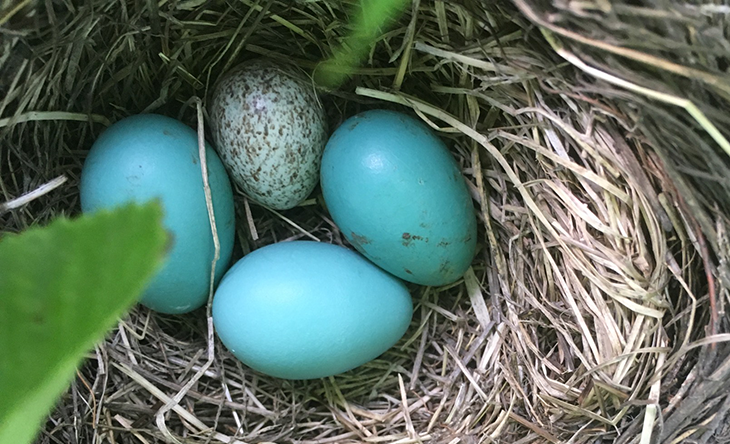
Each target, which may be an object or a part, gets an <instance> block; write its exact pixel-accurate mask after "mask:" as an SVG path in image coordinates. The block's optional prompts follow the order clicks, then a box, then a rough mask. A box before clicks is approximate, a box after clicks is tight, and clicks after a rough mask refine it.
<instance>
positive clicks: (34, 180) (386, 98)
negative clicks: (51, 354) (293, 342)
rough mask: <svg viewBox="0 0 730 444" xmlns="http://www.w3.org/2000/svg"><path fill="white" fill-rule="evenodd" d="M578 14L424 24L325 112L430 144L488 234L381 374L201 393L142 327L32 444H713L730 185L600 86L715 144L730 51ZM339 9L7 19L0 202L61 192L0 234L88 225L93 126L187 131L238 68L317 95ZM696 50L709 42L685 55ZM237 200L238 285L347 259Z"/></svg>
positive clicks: (154, 321) (346, 5) (426, 4)
mask: <svg viewBox="0 0 730 444" xmlns="http://www.w3.org/2000/svg"><path fill="white" fill-rule="evenodd" d="M634 3H635V2H634ZM581 5H582V8H578V6H576V5H575V4H558V5H557V6H553V8H555V9H546V8H545V7H543V5H538V4H532V3H531V2H526V1H523V0H516V1H515V2H514V4H511V3H507V2H480V1H461V2H457V3H452V2H442V1H425V0H422V1H417V2H414V3H413V4H412V7H411V9H410V10H409V11H408V12H407V13H406V14H405V15H404V16H403V17H401V19H400V20H399V21H398V22H397V23H395V25H394V26H392V27H390V28H388V29H387V30H384V32H383V34H382V36H381V37H380V38H379V39H378V41H377V42H376V43H375V44H374V46H373V49H372V51H371V53H370V54H369V56H368V58H367V60H366V61H365V63H364V65H363V66H362V67H360V68H358V69H357V70H356V72H355V75H354V76H352V77H351V78H350V80H349V81H348V82H347V83H345V84H344V85H342V86H340V87H339V88H337V89H335V90H322V91H321V94H322V100H323V101H324V102H325V105H326V106H325V107H326V109H327V110H328V112H329V120H330V125H331V127H332V128H334V127H336V126H337V125H338V124H339V123H340V122H342V121H343V120H344V119H346V118H347V117H349V116H350V115H352V114H354V113H356V112H358V111H361V110H364V109H369V108H374V107H389V108H394V109H398V110H401V111H406V112H410V113H413V114H414V115H416V116H418V117H419V118H422V119H424V120H425V121H427V122H428V123H429V124H431V125H432V126H433V127H434V128H435V129H437V130H438V131H439V133H440V135H441V136H442V137H443V138H444V139H445V140H446V141H447V142H448V144H449V146H450V148H451V150H452V153H453V154H454V156H455V157H456V159H457V160H458V162H459V164H460V166H461V168H462V171H463V172H464V175H465V177H466V178H467V180H468V181H469V184H470V189H471V191H472V196H473V198H474V203H475V210H476V212H477V214H478V217H479V220H480V223H481V228H480V240H479V242H480V243H479V245H480V247H479V252H478V255H477V258H476V259H475V261H474V264H473V268H472V270H471V271H470V272H468V273H467V274H466V275H465V277H464V279H463V280H461V281H459V282H457V283H456V284H454V285H451V286H447V287H443V288H425V287H418V286H411V289H412V294H413V297H414V302H415V312H414V318H413V323H412V325H411V328H410V329H409V331H408V332H407V333H406V335H405V336H404V338H403V339H402V340H401V341H400V342H399V343H398V344H397V345H396V346H395V347H394V348H393V349H391V350H389V351H388V352H386V353H385V354H384V355H383V356H382V357H380V358H379V359H377V360H375V361H373V362H371V363H368V364H366V365H364V366H362V367H360V368H358V369H355V370H353V371H351V372H348V373H346V374H343V375H338V376H336V377H332V378H327V379H325V380H318V381H309V382H290V381H282V380H277V379H274V378H269V377H266V376H263V375H259V374H256V373H255V372H252V371H251V370H250V369H247V368H246V367H245V366H243V365H242V364H241V363H240V362H238V361H237V360H236V359H235V358H233V356H232V355H231V354H230V353H228V351H227V350H226V349H225V348H224V347H223V346H222V345H221V344H220V343H219V342H215V344H214V346H215V347H214V354H213V358H214V359H213V360H212V361H210V365H209V366H208V365H207V364H208V363H209V362H208V354H209V352H210V348H209V343H208V340H207V338H208V337H209V336H208V335H209V330H208V325H207V323H206V316H205V313H204V310H200V311H198V312H195V313H191V314H188V315H183V316H164V315H160V314H157V313H152V312H149V311H148V310H146V309H144V308H142V307H137V308H136V309H135V310H134V311H133V312H132V313H130V315H129V316H128V317H127V318H125V319H124V320H122V321H120V324H119V328H118V329H116V330H115V331H114V332H111V333H110V334H109V336H108V338H107V339H106V340H105V341H104V342H103V343H102V344H100V345H99V346H98V347H97V348H96V349H95V350H94V351H93V353H91V354H90V355H89V359H88V360H87V362H86V364H85V365H84V367H83V368H82V369H80V371H79V373H78V375H77V378H76V380H75V381H74V382H73V384H72V386H71V387H70V389H69V391H68V392H67V393H66V394H65V396H64V397H63V398H62V399H61V400H60V401H59V403H58V406H57V408H56V409H55V410H54V412H53V413H52V414H51V415H50V417H49V419H48V422H47V423H46V425H45V427H44V430H43V431H42V432H41V435H40V436H39V438H38V442H42V443H55V442H64V443H66V442H112V443H117V442H120V443H121V442H124V443H126V442H130V443H132V442H134V443H140V442H142V443H144V442H174V441H180V442H191V443H192V442H236V441H240V442H256V443H260V442H298V443H329V442H332V443H350V442H352V443H355V442H358V443H360V442H373V443H379V442H388V443H394V442H397V443H402V444H405V443H411V442H413V443H416V442H434V443H458V442H463V443H482V442H504V443H538V442H539V443H543V442H545V443H547V442H550V443H568V442H570V443H597V442H618V443H628V442H637V443H638V442H639V440H640V439H647V438H649V437H652V438H653V439H655V440H658V442H667V443H670V442H681V441H682V440H685V439H694V440H697V441H700V442H708V441H707V440H709V439H717V440H718V441H719V440H720V439H721V438H722V436H723V433H725V432H724V430H723V419H724V418H725V415H726V412H727V410H728V407H730V404H729V402H730V401H728V399H730V398H728V397H727V389H726V388H725V387H724V381H726V380H727V377H728V370H727V369H726V368H727V367H728V364H727V362H730V361H727V360H726V358H727V350H726V347H724V345H723V341H726V340H727V337H726V336H727V335H726V334H725V333H724V332H725V331H727V320H726V318H725V315H724V309H723V307H724V303H725V300H726V298H727V288H728V286H729V284H730V279H728V276H730V273H728V272H727V271H726V267H727V265H726V262H725V261H726V259H727V258H728V257H729V256H730V253H729V252H730V247H728V245H729V244H728V242H727V238H726V234H725V226H726V222H727V214H728V210H727V208H729V207H730V205H728V202H727V199H728V196H730V192H728V191H729V188H730V186H728V184H727V180H726V179H725V178H727V177H729V176H728V175H727V171H728V162H727V157H726V156H725V155H724V154H723V151H722V147H721V145H722V144H721V143H720V144H718V143H717V141H718V138H717V137H713V136H712V135H711V134H710V132H708V131H707V129H708V128H709V127H708V125H707V124H706V122H703V121H702V120H701V119H699V120H697V119H694V118H693V116H692V115H691V114H688V113H687V110H686V109H685V108H682V107H677V106H676V105H672V104H668V103H666V102H662V101H661V100H656V99H654V98H652V97H651V96H646V95H642V94H640V93H638V94H637V91H635V90H632V89H631V88H630V87H629V88H626V87H619V86H618V85H616V84H614V83H611V78H612V77H611V76H613V77H619V78H622V79H628V81H629V82H633V83H632V85H635V86H636V85H638V86H640V87H642V88H648V89H651V90H652V91H661V92H662V93H663V94H666V95H668V96H671V97H679V98H684V99H687V100H690V101H691V102H692V103H696V104H697V105H698V106H699V107H700V110H701V112H702V115H703V116H705V117H706V118H707V119H708V121H709V122H710V124H711V125H710V126H713V127H715V128H721V129H722V131H725V130H724V128H727V127H728V126H724V127H723V126H722V124H723V123H725V122H726V120H727V117H726V116H727V115H728V114H727V113H725V112H724V111H727V108H728V106H727V105H728V100H727V99H728V95H727V91H726V89H725V87H724V86H723V85H724V82H725V80H724V79H723V77H722V69H723V68H722V64H723V63H725V64H726V63H727V61H725V62H723V61H722V60H723V57H726V55H727V54H726V51H724V49H723V48H725V46H726V45H725V46H723V45H722V44H721V43H722V42H723V41H724V40H723V38H724V39H725V40H727V28H728V26H727V24H726V23H725V21H724V20H721V19H718V15H717V14H714V15H713V14H710V15H709V18H708V15H707V12H706V11H707V10H706V5H705V6H702V5H695V6H692V5H681V6H677V5H664V6H665V7H666V8H665V12H661V11H662V10H661V8H659V7H656V8H654V9H652V8H650V7H649V6H648V5H645V7H644V8H641V7H637V6H632V4H629V3H626V4H624V3H615V4H612V5H608V6H607V5H603V4H602V3H596V4H595V5H589V4H587V3H585V4H581ZM354 6H355V5H354V3H353V2H343V1H334V0H329V1H323V0H322V1H320V0H310V1H299V2H293V3H290V2H277V1H261V2H254V1H250V0H242V1H240V2H228V3H226V2H214V1H209V2H206V1H195V0H192V1H180V2H161V3H155V2H143V1H110V0H94V1H89V2H85V3H84V4H74V3H71V2H55V3H54V2H47V3H43V4H41V3H39V4H35V3H32V2H31V3H28V4H27V5H25V6H24V7H23V8H20V9H18V10H17V11H16V10H15V9H13V8H10V7H6V6H5V5H3V9H2V11H3V12H2V14H0V22H3V23H4V24H3V25H2V26H3V27H2V28H1V30H2V32H0V46H2V48H3V49H4V51H2V55H0V91H2V94H1V95H2V96H4V98H3V99H2V101H0V131H2V135H0V155H1V156H2V161H0V190H1V191H2V193H3V197H4V199H5V200H6V201H10V200H12V199H13V198H15V197H17V196H20V195H22V194H24V193H26V192H29V191H33V190H36V189H38V187H39V186H40V185H41V184H43V183H46V182H47V181H49V180H52V179H53V178H55V177H58V176H63V177H64V178H65V179H66V180H65V182H64V183H62V184H59V185H58V187H57V188H55V189H54V190H52V191H50V192H47V193H46V194H43V195H41V196H39V197H37V198H34V199H33V200H31V201H30V202H29V203H27V204H25V205H22V206H20V207H18V208H16V209H13V210H10V211H4V212H3V213H0V227H2V229H3V231H7V232H17V231H22V230H23V229H25V228H27V227H29V226H31V225H35V224H44V223H47V222H48V221H50V220H52V219H53V218H55V217H59V216H62V215H70V216H73V215H75V214H78V212H79V204H78V178H79V173H80V169H81V165H82V164H83V159H84V157H85V154H86V152H87V151H88V149H89V147H90V146H91V143H93V140H94V138H95V137H96V136H98V134H99V133H100V132H101V131H102V130H103V128H104V127H105V126H107V125H108V124H109V123H110V122H114V121H116V120H119V119H120V118H122V117H125V116H127V115H130V114H136V113H140V112H157V113H161V114H166V115H169V116H171V117H176V118H179V119H181V120H183V121H185V122H186V123H188V124H190V125H191V126H195V125H196V108H195V103H196V101H195V99H196V97H199V98H201V99H205V96H206V91H209V87H210V85H212V84H213V83H214V82H215V80H216V79H217V78H218V76H220V75H221V73H223V72H225V71H226V70H227V69H228V68H230V67H232V66H233V65H235V63H237V62H238V61H240V60H245V59H247V58H251V57H258V56H261V55H265V56H267V57H270V58H273V59H278V60H281V61H290V62H294V63H296V64H297V65H299V66H300V67H301V68H303V69H305V70H307V71H308V72H312V71H313V70H315V69H316V68H317V66H318V63H319V62H320V61H321V60H323V59H324V58H326V57H327V56H328V55H329V54H331V53H332V52H333V51H334V50H335V48H337V47H338V46H339V45H340V43H341V41H342V39H343V37H344V36H345V35H347V32H348V18H349V17H350V16H351V12H352V10H353V9H352V8H353V7H354ZM703 7H705V9H702V8H703ZM606 8H608V9H606ZM666 11H668V12H666ZM11 13H12V14H13V15H12V17H10V14H11ZM680 13H681V15H680ZM6 17H7V20H6V19H5V18H6ZM679 17H682V18H681V19H680V18H679ZM647 21H649V22H650V26H646V27H645V28H641V29H640V28H639V27H638V26H637V24H638V23H645V22H647ZM536 23H537V24H539V25H541V26H542V29H543V30H545V29H547V30H548V32H543V33H541V32H540V29H539V28H537V27H536V26H535V24H536ZM617 29H618V30H619V31H620V32H617ZM688 29H690V30H699V31H698V32H696V33H695V35H696V36H698V37H696V38H695V39H694V40H692V39H690V41H689V43H686V39H678V38H676V36H677V35H680V34H682V35H683V33H685V32H686V31H687V30H688ZM567 30H570V31H567ZM570 33H573V34H576V35H577V37H576V35H570ZM609 33H612V34H611V35H610V36H609V35H608V34H609ZM718 33H719V35H720V37H718ZM723 33H724V34H723ZM722 36H724V37H722ZM682 42H684V43H682ZM713 45H715V46H713ZM614 48H620V49H621V50H624V49H626V48H629V49H631V50H633V51H638V52H641V53H643V54H650V55H653V56H654V57H655V58H657V59H659V62H660V63H659V67H657V66H649V67H647V66H646V65H647V64H646V63H645V60H644V61H641V60H639V61H637V60H633V59H631V57H626V56H625V54H624V55H620V54H619V55H617V52H616V51H614V50H613V49H614ZM718 48H720V49H718ZM723 51H724V52H723ZM661 57H666V58H665V59H662V58H661ZM576 59H577V60H578V61H579V62H582V63H584V64H590V65H591V66H593V67H597V69H598V70H599V71H600V72H601V73H604V74H606V75H608V76H609V77H607V78H600V76H599V78H596V76H595V75H592V72H591V71H586V70H584V69H582V68H584V67H582V66H581V65H580V63H576ZM698 59H701V61H699V62H698V61H697V60H698ZM649 60H653V59H649ZM725 60H727V59H725ZM675 66H679V67H684V70H679V72H677V70H676V69H675V70H674V71H672V70H671V68H673V67H675ZM725 69H726V68H725ZM696 71H701V73H705V74H701V73H700V74H701V75H698V74H697V72H696ZM713 79H719V80H718V81H714V80H713ZM713 82H714V83H713ZM722 131H721V132H720V136H723V135H725V136H727V133H726V132H722ZM238 191H239V192H238V193H237V195H236V201H237V211H238V214H237V216H238V221H239V226H238V238H239V241H240V249H239V250H238V251H237V253H236V254H237V257H240V256H241V255H243V254H246V253H247V252H248V251H251V250H253V249H255V248H259V247H261V246H264V245H268V244H270V243H273V242H280V241H284V240H293V239H300V238H316V239H319V240H322V241H325V242H332V243H336V244H341V245H345V246H348V245H347V243H346V241H345V240H344V239H343V237H342V236H341V234H340V233H339V231H338V229H337V227H336V226H335V225H334V224H333V223H332V221H331V220H330V219H329V217H328V215H327V214H326V211H325V210H324V208H323V206H322V202H321V198H320V195H319V190H316V191H315V193H314V194H313V195H312V197H311V199H310V200H308V201H306V202H305V203H304V204H303V205H302V206H300V207H298V208H295V209H293V210H290V211H287V212H271V211H268V210H266V209H264V208H261V207H258V206H257V205H255V204H254V203H252V202H249V201H248V200H247V199H246V198H245V196H244V195H243V193H241V192H240V190H238ZM723 267H725V268H723ZM712 344H714V345H712ZM203 370H204V371H203ZM198 373H199V374H198ZM189 382H194V383H193V384H192V386H191V387H186V384H188V383H189ZM178 393H181V394H182V393H184V396H181V399H180V401H179V403H178V404H176V405H175V406H174V407H172V408H171V409H166V410H169V411H167V413H165V414H164V415H158V412H159V411H160V409H162V408H165V404H167V403H169V401H170V399H171V398H172V397H174V396H176V395H177V394H178ZM646 418H648V420H647V419H646ZM703 439H704V440H705V441H702V440H703Z"/></svg>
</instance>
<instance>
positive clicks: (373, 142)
mask: <svg viewBox="0 0 730 444" xmlns="http://www.w3.org/2000/svg"><path fill="white" fill-rule="evenodd" d="M321 186H322V192H323V196H324V200H325V203H326V205H327V208H328V210H329V212H330V214H331V216H332V219H333V221H334V222H335V223H336V224H337V226H338V227H339V228H340V230H342V233H343V235H344V236H345V237H346V238H347V240H348V241H350V243H352V245H354V246H355V248H356V249H357V250H358V251H360V252H361V253H362V254H363V255H365V256H366V257H367V258H368V259H370V260H371V261H373V262H374V263H375V264H377V265H379V266H380V267H382V268H383V269H385V270H386V271H388V272H390V273H392V274H393V275H395V276H398V277H400V278H401V279H404V280H406V281H410V282H414V283H417V284H421V285H446V284H450V283H453V282H455V281H456V280H457V279H459V278H460V277H461V276H463V274H464V272H466V270H467V269H468V268H469V266H470V264H471V261H472V259H473V258H474V254H475V250H476V240H477V223H476V215H475V211H474V206H473V204H472V201H471V195H470V193H469V190H468V188H467V184H466V180H465V178H464V177H463V176H462V174H461V170H460V168H459V166H458V164H457V163H456V161H455V159H454V157H453V156H452V154H451V153H450V152H449V151H448V149H447V147H446V145H445V144H444V142H443V141H442V140H441V139H440V138H439V137H438V136H437V135H436V134H435V133H434V132H433V131H432V130H431V129H430V128H429V127H428V126H426V125H425V124H424V123H422V122H421V121H420V120H417V119H415V118H413V117H410V116H409V115H406V114H404V113H400V112H395V111H389V110H372V111H366V112H363V113H361V114H358V115H355V116H354V117H351V118H350V119H348V120H346V121H345V122H344V123H343V124H342V125H341V126H340V127H339V128H337V130H336V131H335V132H334V134H333V135H332V137H331V138H330V139H329V142H328V143H327V147H326V149H325V152H324V155H323V158H322V169H321Z"/></svg>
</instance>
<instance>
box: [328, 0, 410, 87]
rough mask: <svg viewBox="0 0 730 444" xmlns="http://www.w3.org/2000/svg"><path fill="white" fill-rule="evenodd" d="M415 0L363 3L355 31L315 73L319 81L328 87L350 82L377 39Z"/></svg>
mask: <svg viewBox="0 0 730 444" xmlns="http://www.w3.org/2000/svg"><path fill="white" fill-rule="evenodd" d="M410 3H411V0H361V1H360V10H359V11H358V13H357V14H356V15H355V17H354V20H353V21H352V27H353V30H352V32H351V33H350V35H348V36H347V38H346V39H345V44H344V45H342V46H341V47H340V48H338V49H337V50H336V51H335V53H334V54H333V55H332V57H330V58H329V59H327V60H326V61H325V62H324V63H322V65H321V66H319V67H318V68H317V70H316V72H315V81H316V82H317V83H318V84H320V85H322V86H325V87H328V88H336V87H338V86H340V84H341V83H342V82H343V81H344V80H345V79H347V77H349V76H350V75H352V73H353V72H354V70H355V67H356V66H357V65H359V64H360V63H361V60H362V59H363V58H364V57H365V56H366V55H367V54H368V52H369V51H370V48H371V47H372V45H373V44H374V43H375V40H376V39H377V38H378V36H379V35H380V34H382V32H383V28H384V27H386V26H388V25H390V24H391V23H392V22H393V21H394V20H395V19H397V18H398V17H399V16H400V14H402V13H403V11H404V10H405V8H406V6H408V5H409V4H410Z"/></svg>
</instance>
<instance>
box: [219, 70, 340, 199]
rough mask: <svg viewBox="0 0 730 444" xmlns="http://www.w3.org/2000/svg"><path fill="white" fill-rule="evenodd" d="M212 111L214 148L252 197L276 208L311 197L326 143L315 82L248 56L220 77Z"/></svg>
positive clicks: (295, 72)
mask: <svg viewBox="0 0 730 444" xmlns="http://www.w3.org/2000/svg"><path fill="white" fill-rule="evenodd" d="M209 111H210V119H211V128H212V131H213V138H214V142H215V146H216V149H217V150H218V153H219V154H220V156H221V159H222V160H223V163H224V164H225V165H226V167H227V168H228V170H229V172H230V174H231V177H232V179H233V180H234V181H235V182H236V184H238V186H240V187H241V188H242V189H243V191H244V192H246V194H247V195H248V196H249V197H251V198H252V199H253V200H254V201H257V202H259V203H261V204H263V205H266V206H268V207H270V208H274V209H277V210H285V209H289V208H292V207H294V206H296V205H298V204H299V203H301V202H302V201H303V200H304V199H306V198H307V196H308V195H309V194H310V193H311V192H312V190H313V189H314V187H315V186H316V184H317V181H318V180H319V166H320V161H321V158H322V151H323V150H324V146H325V143H326V142H327V125H326V120H325V113H324V110H323V108H322V106H321V104H320V102H319V98H318V96H317V94H316V92H315V90H314V87H313V84H312V82H311V81H309V80H307V78H306V77H304V76H303V75H302V74H300V73H299V72H298V71H296V70H294V69H292V68H289V67H285V66H284V65H280V64H276V63H274V62H272V61H268V60H264V59H256V60H252V61H248V62H245V63H243V64H241V65H238V66H237V67H235V68H234V69H233V70H231V71H230V72H228V73H226V74H224V75H223V76H222V78H221V79H220V80H219V81H218V83H217V84H216V86H215V88H214V90H213V93H212V95H211V100H210V109H209Z"/></svg>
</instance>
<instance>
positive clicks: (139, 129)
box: [80, 114, 235, 314]
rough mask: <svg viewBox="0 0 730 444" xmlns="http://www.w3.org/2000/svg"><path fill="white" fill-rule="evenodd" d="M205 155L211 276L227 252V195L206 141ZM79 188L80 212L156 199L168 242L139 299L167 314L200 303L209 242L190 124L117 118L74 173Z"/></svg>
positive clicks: (230, 233) (230, 223) (231, 220)
mask: <svg viewBox="0 0 730 444" xmlns="http://www.w3.org/2000/svg"><path fill="white" fill-rule="evenodd" d="M206 161H207V165H208V180H209V183H210V188H211V194H212V198H213V211H214V214H215V218H216V228H217V231H218V238H219V241H220V247H221V251H220V259H219V261H218V263H217V266H216V270H215V279H216V282H218V281H220V279H221V277H222V276H223V273H224V272H225V270H226V269H227V267H228V265H229V262H230V258H231V254H232V251H233V243H234V232H235V216H234V205H233V193H232V190H231V184H230V181H229V179H228V175H227V174H226V170H225V168H224V166H223V164H222V163H221V161H220V159H219V158H218V155H217V154H216V153H215V151H214V150H213V149H212V148H211V147H210V146H207V147H206ZM80 191H81V209H82V211H83V212H85V213H89V212H94V211H96V210H99V209H108V208H114V207H117V206H120V205H123V204H125V203H128V202H147V201H149V200H152V199H157V200H159V202H160V203H161V204H162V208H163V211H164V219H163V223H164V225H165V227H166V229H167V230H168V231H169V233H170V234H171V235H172V245H171V249H170V250H169V251H168V253H167V256H166V258H165V262H164V264H163V267H162V268H161V269H160V271H159V272H158V273H157V274H156V275H155V276H154V277H153V279H152V281H151V282H150V284H149V285H148V287H147V288H146V290H145V291H144V294H143V295H142V299H141V301H140V302H141V303H142V304H143V305H146V306H147V307H149V308H151V309H153V310H155V311H158V312H162V313H169V314H180V313H186V312H189V311H192V310H194V309H196V308H199V307H201V306H202V305H204V304H205V303H206V302H207V300H208V291H209V284H210V267H211V263H212V261H213V256H214V253H215V247H214V244H213V235H212V233H211V229H210V222H209V218H208V209H207V206H206V202H205V194H204V193H205V192H204V189H203V175H202V172H201V168H200V156H199V151H198V136H197V132H196V131H195V130H193V129H192V128H190V127H189V126H187V125H185V124H184V123H182V122H179V121H177V120H175V119H172V118H170V117H165V116H161V115H156V114H139V115H136V116H132V117H127V118H126V119H122V120H120V121H118V122H117V123H115V124H114V125H112V126H111V127H109V128H107V129H106V130H105V131H104V132H103V133H102V134H101V136H99V138H98V139H97V140H96V141H95V142H94V145H93V146H92V147H91V151H90V152H89V155H88V157H87V158H86V160H85V162H84V165H83V169H82V172H81V190H80Z"/></svg>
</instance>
